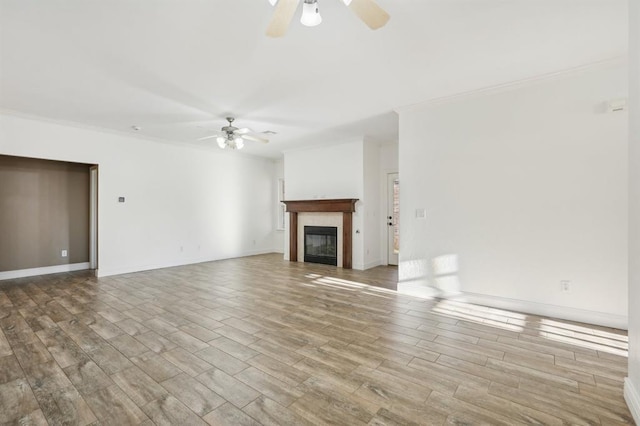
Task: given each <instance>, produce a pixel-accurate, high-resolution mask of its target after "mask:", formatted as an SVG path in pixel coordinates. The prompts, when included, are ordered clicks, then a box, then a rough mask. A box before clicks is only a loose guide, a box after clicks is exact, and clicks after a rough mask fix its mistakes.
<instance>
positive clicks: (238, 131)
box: [233, 127, 255, 135]
mask: <svg viewBox="0 0 640 426" xmlns="http://www.w3.org/2000/svg"><path fill="white" fill-rule="evenodd" d="M233 133H236V134H238V135H246V134H247V133H255V132H254V131H253V130H251V129H250V128H248V127H243V128H242V129H238V130H236V131H235V132H233Z"/></svg>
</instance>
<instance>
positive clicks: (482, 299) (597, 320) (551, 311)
mask: <svg viewBox="0 0 640 426" xmlns="http://www.w3.org/2000/svg"><path fill="white" fill-rule="evenodd" d="M452 299H455V300H459V301H461V302H467V303H473V304H475V305H483V306H490V307H492V308H498V309H506V310H510V311H516V312H524V313H529V314H534V315H541V316H545V317H551V318H558V319H565V320H569V321H577V322H584V323H587V324H594V325H601V326H604V327H613V328H618V329H622V330H627V328H628V327H629V318H628V317H626V316H623V315H616V314H609V313H606V312H598V311H589V310H586V309H578V308H570V307H566V306H557V305H550V304H546V303H539V302H530V301H527V300H518V299H508V298H506V297H498V296H488V295H484V294H476V293H461V294H459V295H457V296H454V297H452Z"/></svg>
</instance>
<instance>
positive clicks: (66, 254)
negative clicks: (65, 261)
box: [60, 250, 69, 257]
mask: <svg viewBox="0 0 640 426" xmlns="http://www.w3.org/2000/svg"><path fill="white" fill-rule="evenodd" d="M60 256H62V257H67V256H69V252H68V251H67V250H61V251H60Z"/></svg>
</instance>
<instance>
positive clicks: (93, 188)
mask: <svg viewBox="0 0 640 426" xmlns="http://www.w3.org/2000/svg"><path fill="white" fill-rule="evenodd" d="M89 269H92V270H97V269H98V166H97V165H93V166H91V167H89Z"/></svg>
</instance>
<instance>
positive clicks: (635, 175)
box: [625, 0, 640, 424]
mask: <svg viewBox="0 0 640 426" xmlns="http://www.w3.org/2000/svg"><path fill="white" fill-rule="evenodd" d="M629 32H630V34H629V36H630V37H629V54H630V62H631V66H630V73H629V77H630V79H629V99H630V110H629V117H630V126H629V183H630V188H629V202H630V206H629V378H628V379H627V381H626V383H625V397H626V400H627V403H628V405H629V408H630V409H631V412H632V413H633V416H634V419H635V421H636V423H637V424H640V2H638V1H637V0H630V1H629Z"/></svg>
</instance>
